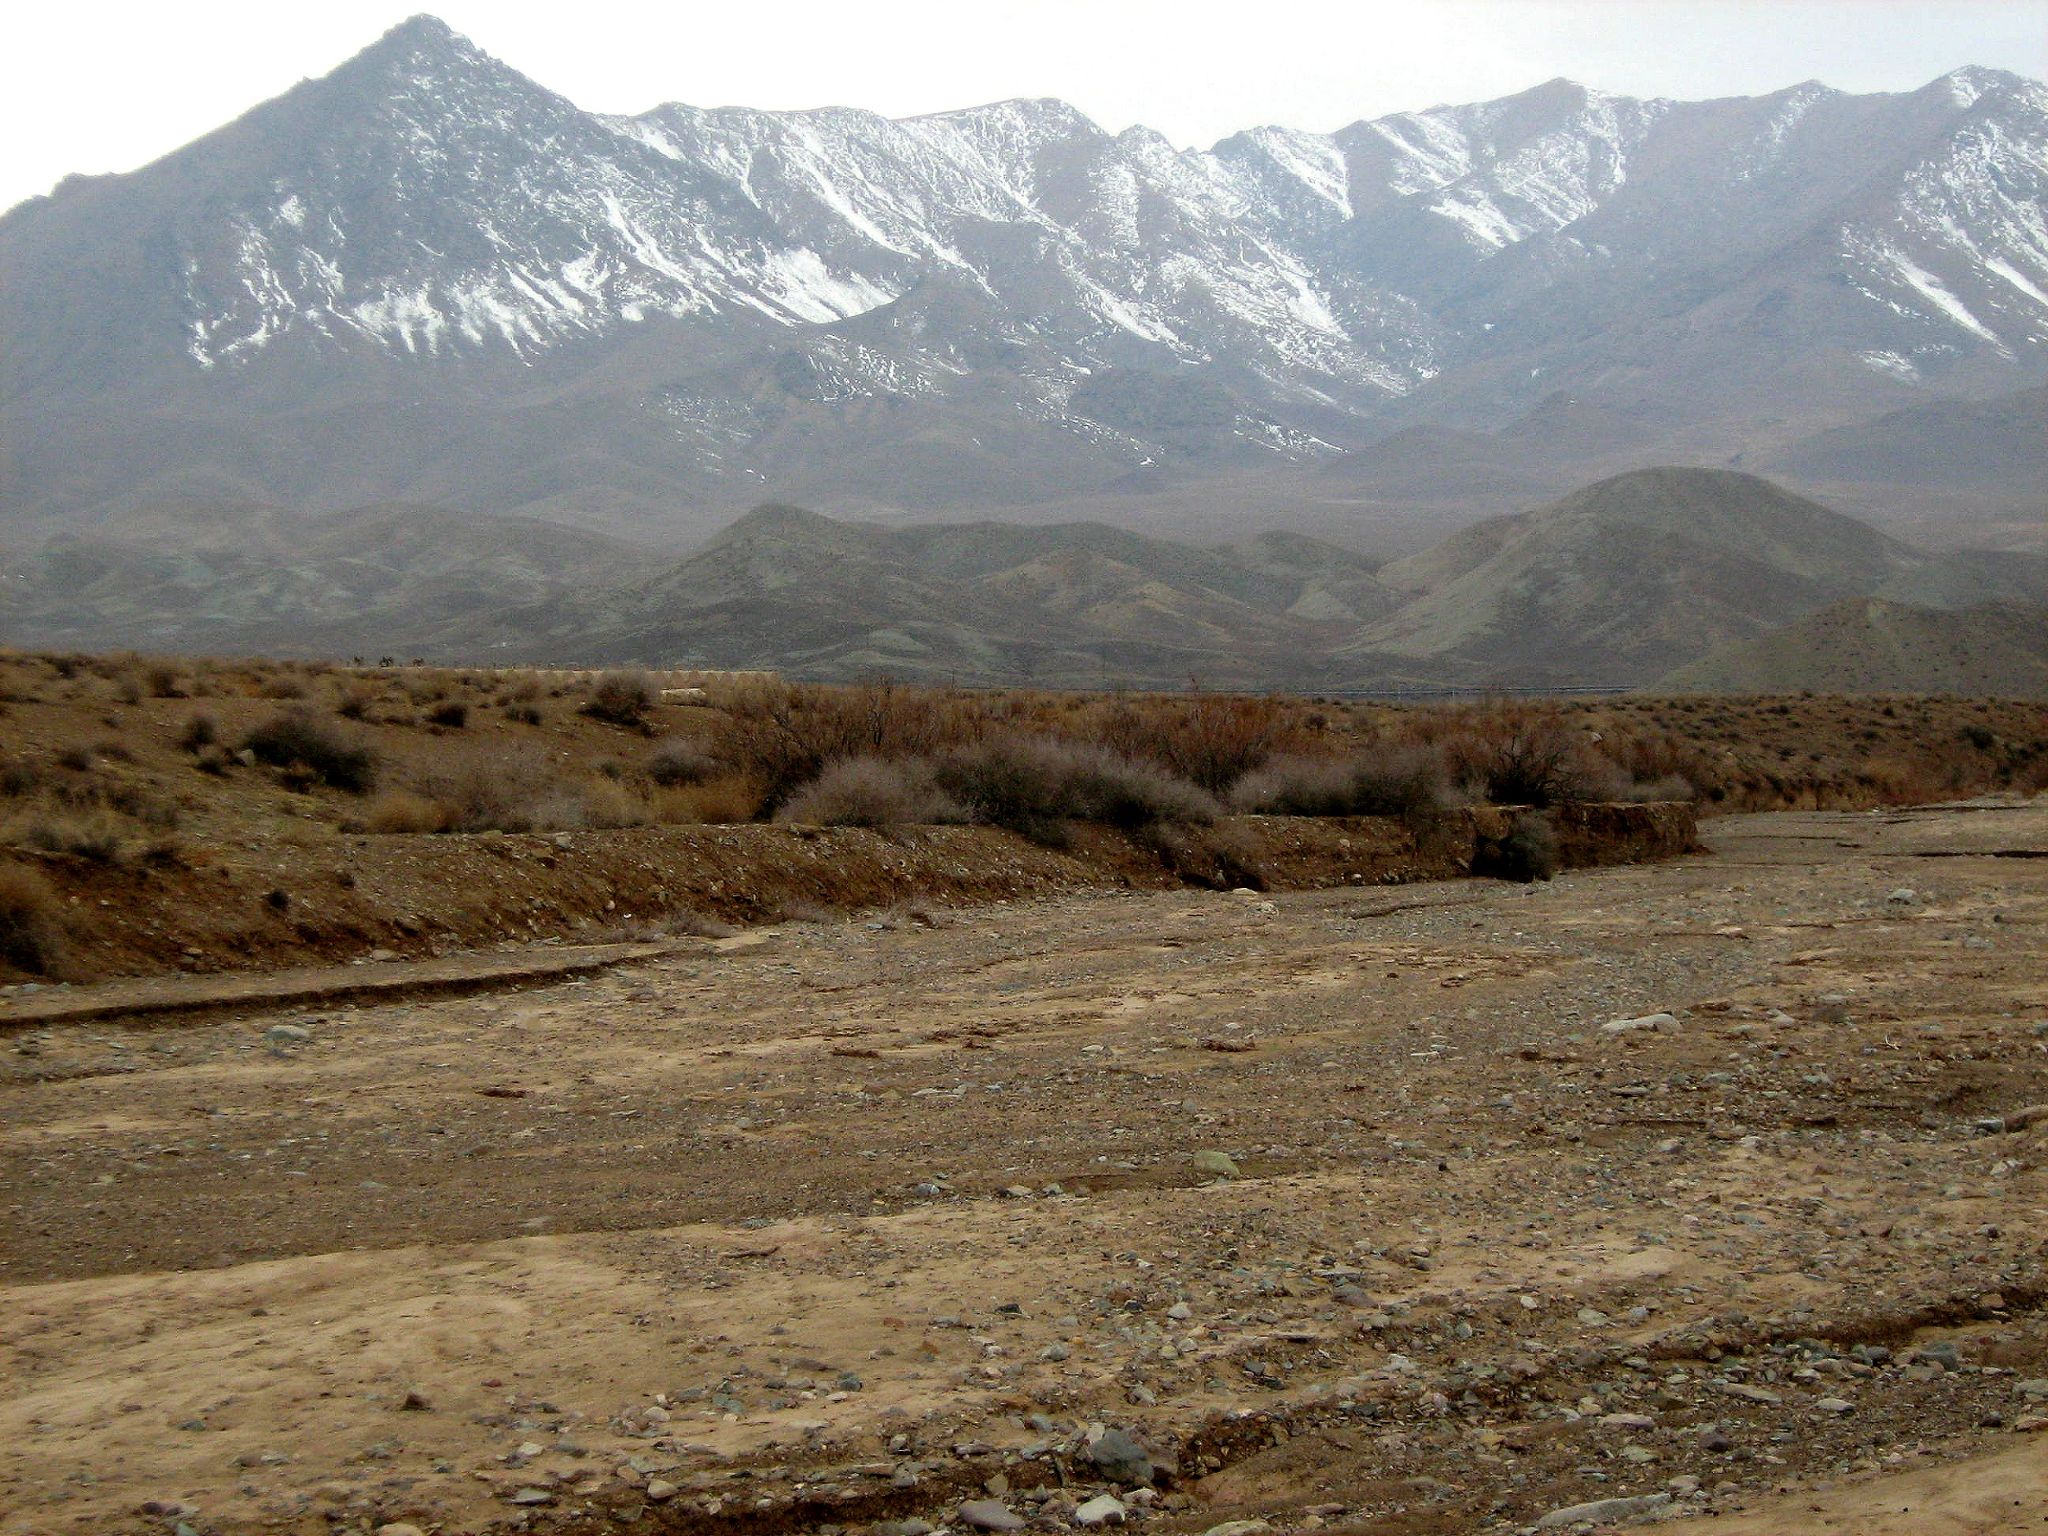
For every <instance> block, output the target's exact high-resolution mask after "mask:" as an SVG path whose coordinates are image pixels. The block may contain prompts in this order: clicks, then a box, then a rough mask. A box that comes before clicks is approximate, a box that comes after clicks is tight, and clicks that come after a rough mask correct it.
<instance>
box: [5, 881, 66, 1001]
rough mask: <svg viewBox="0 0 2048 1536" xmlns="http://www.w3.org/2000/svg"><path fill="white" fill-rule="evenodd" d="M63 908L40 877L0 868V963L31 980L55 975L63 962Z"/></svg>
mask: <svg viewBox="0 0 2048 1536" xmlns="http://www.w3.org/2000/svg"><path fill="white" fill-rule="evenodd" d="M65 948H66V946H65V932H64V907H63V904H62V903H61V902H60V901H59V900H58V898H57V893H56V892H55V891H53V890H51V889H50V883H49V882H48V881H47V880H45V879H44V878H43V877H42V875H41V874H40V873H38V872H37V871H36V870H33V869H26V868H24V867H22V866H21V865H19V864H6V865H0V961H5V962H6V963H7V964H8V965H11V966H13V967H14V968H15V969H16V970H18V971H26V972H28V973H29V974H30V975H31V976H50V975H55V974H56V973H57V972H58V971H59V970H60V969H61V968H62V966H63V964H64V958H65Z"/></svg>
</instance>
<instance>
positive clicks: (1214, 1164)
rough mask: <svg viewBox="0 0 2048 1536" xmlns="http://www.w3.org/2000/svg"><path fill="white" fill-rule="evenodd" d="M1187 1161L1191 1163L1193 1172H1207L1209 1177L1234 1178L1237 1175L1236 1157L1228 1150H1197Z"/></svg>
mask: <svg viewBox="0 0 2048 1536" xmlns="http://www.w3.org/2000/svg"><path fill="white" fill-rule="evenodd" d="M1189 1162H1190V1163H1191V1164H1192V1165H1193V1167H1194V1170H1195V1172H1197V1173H1203V1174H1207V1175H1208V1176H1209V1177H1210V1178H1214V1179H1234V1178H1236V1177H1237V1159H1236V1158H1234V1157H1232V1156H1231V1155H1230V1154H1229V1153H1228V1152H1214V1151H1203V1152H1197V1153H1196V1154H1195V1155H1194V1156H1193V1157H1192V1158H1190V1159H1189Z"/></svg>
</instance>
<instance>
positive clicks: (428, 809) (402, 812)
mask: <svg viewBox="0 0 2048 1536" xmlns="http://www.w3.org/2000/svg"><path fill="white" fill-rule="evenodd" d="M363 822H364V825H365V826H366V827H367V828H368V829H369V830H370V831H372V832H384V833H408V834H415V835H420V834H428V833H435V832H448V831H452V830H453V829H454V825H455V812H454V809H453V807H451V806H450V805H448V803H447V802H446V801H443V800H436V799H433V798H432V797H430V796H427V795H418V794H414V793H413V792H412V791H411V790H409V789H393V790H387V791H386V792H385V793H383V794H381V795H379V796H378V797H377V798H376V799H375V800H373V801H371V802H370V809H369V811H368V812H367V813H366V814H365V815H364V817H363Z"/></svg>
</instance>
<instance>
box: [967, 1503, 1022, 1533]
mask: <svg viewBox="0 0 2048 1536" xmlns="http://www.w3.org/2000/svg"><path fill="white" fill-rule="evenodd" d="M960 1518H961V1520H962V1521H963V1522H964V1523H966V1524H968V1525H971V1526H973V1527H974V1528H975V1529H976V1530H977V1531H1021V1530H1023V1529H1024V1518H1023V1516H1021V1515H1018V1514H1016V1513H1015V1512H1013V1511H1012V1510H1011V1509H1010V1507H1009V1505H1007V1504H1005V1503H1004V1502H1003V1501H1002V1500H1001V1499H969V1500H968V1501H967V1502H966V1503H965V1504H962V1505H961V1506H960Z"/></svg>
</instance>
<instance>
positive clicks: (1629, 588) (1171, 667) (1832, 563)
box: [0, 467, 2048, 690]
mask: <svg viewBox="0 0 2048 1536" xmlns="http://www.w3.org/2000/svg"><path fill="white" fill-rule="evenodd" d="M195 521H198V522H200V524H201V531H199V532H194V531H193V529H192V527H191V525H192V524H193V523H194V522H195ZM195 539H196V540H201V541H203V547H201V548H199V549H198V550H197V551H190V550H187V551H185V552H180V545H181V544H184V543H189V542H190V541H193V540H195ZM1871 595H1875V596H1880V597H1883V598H1886V599H1888V600H1893V601H1896V602H1903V603H1906V604H1912V605H1918V606H1920V607H1926V608H1967V607H1971V606H1973V605H1979V604H1984V603H1991V602H2006V603H2020V604H2034V605H2039V604H2042V603H2044V602H2048V560H2044V559H2041V558H2039V557H2029V556H2026V555H2023V554H2016V553H2011V552H2004V553H1996V554H1993V553H1987V552H1969V551H1965V552H1958V553H1953V554H1948V555H1934V554H1930V553H1927V552H1926V551H1923V550H1920V549H1916V548H1914V547H1911V546H1909V545H1906V544H1902V543H1900V542H1898V541H1896V540H1893V539H1890V538H1888V537H1886V536H1885V535H1884V534H1882V533H1880V532H1879V531H1878V530H1876V529H1875V528H1872V527H1871V526H1869V525H1868V524H1866V523H1863V522H1859V521H1858V520H1856V519H1855V518H1851V517H1846V516H1844V515H1842V514H1841V513H1839V512H1835V511H1831V510H1830V509H1828V508H1826V507H1823V506H1821V505H1819V504H1817V503H1815V502H1811V501H1808V500H1806V499H1804V498H1803V497H1799V496H1795V495H1793V494H1792V493H1790V492H1788V491H1786V490H1785V489H1783V488H1782V487H1780V486H1777V485H1774V484H1772V483H1771V482H1769V481H1767V480H1762V479H1759V478H1757V477H1755V476H1753V475H1743V474H1738V473H1735V472H1732V471H1726V470H1699V469H1675V468H1669V467H1666V468H1660V469H1652V470H1639V471H1634V472H1631V473H1628V474H1624V475H1618V476H1614V477H1611V478H1609V479H1607V480H1604V481H1601V482H1599V483H1597V484H1595V485H1591V486H1587V487H1585V488H1584V489H1582V490H1580V491H1577V492H1575V493H1573V494H1572V495H1570V496H1567V497H1564V498H1561V499H1559V500H1557V501H1554V502H1551V503H1548V504H1546V505H1544V506H1542V507H1539V508H1537V509H1536V510H1533V511H1529V512H1523V513H1517V514H1514V515H1511V516H1508V517H1502V518H1496V519H1492V520H1490V521H1487V522H1484V523H1480V524H1477V525H1475V526H1473V527H1471V528H1468V529H1465V530H1464V531H1462V532H1460V533H1458V534H1455V535H1453V536H1452V537H1451V538H1449V539H1446V540H1444V541H1442V542H1441V543H1439V544H1437V545H1435V546H1433V547H1432V548H1430V549H1428V550H1426V551H1424V552H1423V553H1421V554H1418V555H1414V556H1410V557H1409V558H1407V559H1404V560H1400V561H1396V562H1394V563H1393V564H1390V565H1383V564H1381V563H1380V562H1378V561H1376V560H1373V559H1369V558H1367V557H1365V556H1363V555H1360V554H1358V553H1356V552H1355V551H1353V550H1351V549H1347V548H1345V547H1343V546H1340V545H1337V544H1332V543H1328V542H1325V541H1323V540H1319V539H1315V538H1310V537H1307V536H1305V535H1301V534H1293V533H1285V532H1268V533H1264V534H1259V535H1256V536H1254V537H1252V538H1249V539H1240V540H1237V541H1235V542H1233V543H1227V544H1215V545H1206V546H1204V545H1196V544H1192V543H1187V542H1183V541H1178V540H1171V539H1160V538H1152V537H1147V536H1145V535H1141V534H1137V533H1133V532H1130V531H1128V530H1125V529H1121V528H1114V527H1110V526H1106V525H1104V524H1102V523H1059V524H1019V523H998V522H973V523H931V524H920V525H914V526H908V527H887V526H882V525H878V524H874V523H861V522H850V521H842V520H837V519H833V518H828V517H824V516H821V515H820V514H818V513H815V512H811V511H806V510H802V509H799V508H794V507H787V506H780V505H774V504H769V505H765V506H762V507H759V508H756V509H755V510H754V511H753V512H751V513H749V514H747V515H746V516H745V517H742V518H741V519H739V520H738V521H737V522H735V523H733V524H732V525H731V526H730V527H728V528H727V529H725V530H724V531H722V532H721V533H720V534H719V535H718V536H717V537H715V538H713V539H712V540H710V541H709V542H708V543H706V544H705V545H703V546H702V547H701V548H698V549H697V550H695V551H693V552H691V553H689V554H686V555H684V556H682V557H680V558H676V557H673V556H663V555H661V554H660V553H658V552H656V551H650V550H646V549H634V548H631V547H629V546H625V545H622V544H618V543H616V542H614V541H611V540H607V539H602V538H598V537H596V536H593V535H588V534H580V533H574V532H572V531H570V530H567V529H562V528H559V527H556V526H554V525H550V524H545V523H539V522H532V521H528V520H523V519H518V518H510V519H507V518H486V517H480V516H470V517H458V516H454V515H451V514H446V513H431V512H424V511H421V510H419V509H407V508H396V509H394V508H383V509H370V510H368V511H362V512H355V513H347V514H338V515H335V516H331V517H326V518H306V517H302V516H295V515H289V514H279V513H275V512H260V513H259V512H251V511H244V512H243V513H241V514H239V515H238V516H236V517H235V518H231V519H226V520H223V521H216V520H204V519H199V517H198V514H195V513H191V512H189V511H188V512H187V513H186V514H185V515H184V516H183V517H182V518H181V519H175V520H174V519H158V520H156V521H155V522H153V523H152V525H151V527H150V529H149V533H148V536H147V537H146V538H140V539H137V538H116V537H112V536H109V535H104V534H102V535H94V536H71V537H66V538H62V539H58V540H53V541H51V542H50V543H48V544H47V545H45V546H43V547H42V548H41V549H40V550H37V551H35V552H33V553H31V554H27V555H24V556H21V557H19V558H15V559H0V642H7V643H13V644H18V645H25V646H45V647H47V646H52V645H65V646H99V647H110V646H111V647H140V648H144V649H155V650H168V649H180V648H182V649H188V650H189V649H200V650H213V651H226V652H251V651H256V652H267V653H281V654H287V655H329V656H332V655H344V656H345V655H370V656H393V655H396V656H412V655H421V656H426V657H430V658H432V659H435V660H440V661H450V662H457V663H463V664H476V663H491V664H501V665H505V664H522V665H547V666H560V665H580V666H611V665H646V666H659V667H669V666H704V667H730V668H764V669H769V670H774V671H782V672H788V673H791V674H793V675H796V676H802V677H816V678H839V679H847V678H857V677H863V676H872V675H888V676H893V677H897V678H904V679H922V680H928V681H959V682H966V683H1007V684H1018V683H1044V684H1054V685H1061V686H1088V687H1100V686H1110V685H1115V684H1132V685H1145V686H1155V687H1160V686H1163V687H1176V688H1177V687H1182V686H1185V685H1186V684H1187V683H1188V682H1189V680H1190V679H1196V680H1199V681H1200V682H1201V683H1203V684H1204V685H1207V686H1217V687H1287V688H1312V689H1323V690H1328V689H1367V690H1383V689H1390V688H1408V687H1415V686H1422V687H1442V686H1462V687H1495V686H1511V687H1513V686H1519V687H1531V686H1534V687H1585V686H1623V685H1631V686H1640V685H1644V684H1648V683H1651V682H1654V681H1655V680H1656V679H1657V678H1659V677H1660V676H1662V675H1663V674H1664V673H1666V672H1668V671H1670V670H1671V669H1672V668H1675V667H1679V666H1683V665H1685V664H1687V663H1690V662H1693V661H1697V660H1699V659H1701V658H1703V657H1705V656H1707V655H1708V654H1709V653H1712V652H1715V651H1717V650H1719V649H1720V648H1722V647H1724V646H1728V645H1731V644H1739V643H1742V642H1746V641H1749V640H1752V639H1755V638H1757V637H1759V636H1762V635H1765V634H1767V633H1768V632H1770V631H1773V630H1776V629H1778V628H1780V627H1781V626H1783V625H1785V624H1788V623H1791V622H1794V621H1796V620H1799V619H1802V618H1804V617H1805V616H1807V615H1808V614H1811V613H1813V612H1815V611H1816V610H1818V609H1821V608H1823V607H1825V606H1827V605H1828V604H1830V603H1834V602H1838V601H1841V600H1843V599H1847V598H1860V597H1864V596H1871Z"/></svg>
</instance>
